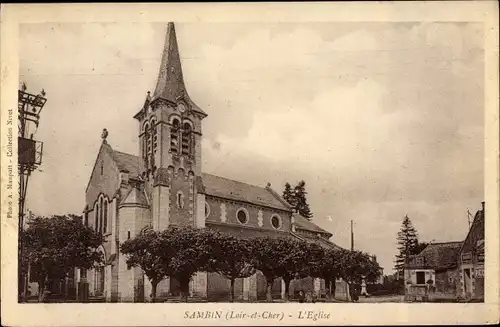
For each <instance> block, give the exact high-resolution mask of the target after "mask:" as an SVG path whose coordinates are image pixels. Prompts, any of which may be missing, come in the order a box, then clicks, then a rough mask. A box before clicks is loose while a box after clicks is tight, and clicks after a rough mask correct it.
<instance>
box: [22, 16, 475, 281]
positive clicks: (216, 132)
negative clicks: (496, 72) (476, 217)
mask: <svg viewBox="0 0 500 327" xmlns="http://www.w3.org/2000/svg"><path fill="white" fill-rule="evenodd" d="M165 31H166V23H155V24H143V23H130V24H123V23H119V24H118V23H115V24H113V23H111V24H97V23H85V24H82V23H75V24H69V23H65V24H49V23H44V24H23V25H21V26H20V48H19V56H20V57H19V58H20V81H25V82H26V84H27V86H28V91H31V92H34V93H37V92H38V91H39V90H40V89H41V88H44V90H45V92H46V93H47V98H48V101H47V104H46V105H45V107H44V109H43V111H42V117H41V122H40V126H39V128H38V130H37V131H36V138H37V139H38V140H41V141H43V142H44V157H43V163H42V166H41V167H40V169H39V171H37V172H35V173H33V175H32V177H31V178H30V182H29V183H30V184H29V188H28V199H27V205H26V206H27V208H28V209H29V210H31V211H32V212H33V213H34V214H37V215H52V214H65V213H78V214H81V212H82V210H83V207H84V205H85V202H84V201H85V200H84V195H85V189H86V186H87V183H88V179H89V177H90V173H91V170H92V168H93V165H94V162H95V159H96V156H97V152H98V149H99V147H100V144H101V138H100V135H101V131H102V129H103V128H107V130H108V131H109V136H108V143H109V144H110V145H111V146H112V147H113V148H114V149H117V150H119V151H123V152H128V153H133V154H137V153H138V142H137V135H138V125H137V124H138V122H137V121H136V120H134V119H133V115H134V114H135V113H136V112H137V111H138V110H139V109H140V107H141V106H142V104H143V103H144V99H145V96H146V92H147V91H153V90H154V86H155V85H156V78H157V74H158V69H159V61H160V56H161V51H162V48H163V42H164V35H165ZM176 32H177V38H178V44H179V48H180V55H181V61H182V65H183V72H184V79H185V83H186V87H187V90H188V93H189V95H190V97H191V98H192V99H193V100H194V101H195V102H196V103H197V105H198V106H199V107H200V108H202V109H203V110H204V111H205V112H206V113H207V114H208V117H207V118H205V119H204V121H203V138H204V139H203V143H202V151H203V171H205V172H207V173H213V174H217V175H220V176H223V177H228V178H232V179H236V180H240V181H244V182H247V183H251V184H255V185H260V186H265V185H266V184H267V182H270V183H271V185H272V187H273V188H274V189H275V190H277V191H278V192H281V191H282V189H283V185H284V183H285V182H290V183H291V184H294V183H296V182H298V181H299V180H304V181H305V182H306V190H307V192H308V201H309V204H310V207H311V211H312V212H313V214H314V217H313V221H314V222H315V223H316V224H318V225H319V226H321V227H323V228H325V229H326V230H328V231H330V232H331V233H332V234H333V237H332V241H334V242H335V243H337V244H338V245H340V246H343V247H349V246H350V221H351V220H354V233H355V248H356V249H359V250H363V251H367V252H370V253H372V254H375V255H376V256H377V259H378V261H379V263H380V264H381V265H382V266H383V267H384V269H385V271H384V272H385V274H390V273H392V268H393V265H394V263H393V261H394V255H395V254H396V253H397V249H396V248H397V242H396V236H397V232H398V230H399V229H400V226H401V221H402V220H403V218H404V216H405V215H408V216H409V217H410V219H411V220H412V222H413V224H414V226H415V227H416V229H417V231H418V233H419V238H420V240H421V241H435V242H439V241H457V240H463V239H464V238H465V236H466V233H467V230H468V222H467V210H470V211H471V213H472V214H475V212H476V211H477V210H479V209H480V208H481V201H483V196H484V186H483V185H484V162H483V158H484V51H483V30H482V25H481V24H475V23H359V22H356V23H354V22H344V23H340V22H337V23H301V24H292V23H281V24H269V23H231V24H229V23H209V24H207V23H178V24H176ZM328 217H331V220H330V219H329V218H328Z"/></svg>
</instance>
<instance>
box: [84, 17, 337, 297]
mask: <svg viewBox="0 0 500 327" xmlns="http://www.w3.org/2000/svg"><path fill="white" fill-rule="evenodd" d="M207 116H208V114H207V113H206V112H205V111H204V110H202V109H201V108H200V107H198V106H197V105H196V103H195V102H194V101H193V99H192V98H191V97H190V96H189V94H188V92H187V90H186V87H185V84H184V78H183V73H182V67H181V57H180V54H179V48H178V44H177V38H176V33H175V27H174V24H173V23H169V24H168V27H167V33H166V39H165V46H164V49H163V54H162V59H161V63H160V70H159V74H158V78H157V83H156V88H155V89H154V91H153V92H152V93H151V92H148V93H147V96H146V98H145V100H144V103H143V104H142V106H140V108H139V110H138V112H137V114H136V115H135V116H134V118H135V119H136V120H137V126H138V129H137V131H136V133H137V138H138V141H139V142H138V144H139V149H138V155H135V154H129V153H124V152H120V151H117V150H116V149H113V148H112V146H111V145H110V144H109V143H108V142H107V136H108V131H104V132H103V135H102V144H101V147H100V149H99V152H98V154H97V158H96V160H95V164H94V168H93V170H92V173H91V176H90V179H89V183H88V186H87V188H86V192H85V203H86V205H85V209H84V223H85V224H86V225H88V226H91V227H92V228H94V229H95V230H96V231H99V232H100V233H102V234H103V235H104V236H105V240H106V241H105V244H104V245H103V246H102V247H101V248H100V251H102V253H103V254H104V257H105V258H106V260H105V265H103V266H102V267H99V268H96V269H91V270H88V271H85V270H82V271H77V274H76V280H77V282H78V281H80V280H81V281H83V282H88V283H89V285H90V290H89V292H90V295H91V296H100V297H103V298H105V299H106V300H107V301H113V302H116V301H121V302H123V301H139V302H141V301H143V300H144V297H145V296H146V297H147V295H149V294H150V287H151V286H150V285H149V283H148V280H147V278H145V277H144V273H143V272H142V270H141V269H140V268H137V267H132V268H129V267H127V264H126V258H125V256H124V255H122V254H121V253H120V251H119V245H120V243H122V242H124V241H125V240H127V239H130V238H133V237H135V236H136V235H138V234H139V233H140V232H141V231H142V230H143V229H144V228H145V227H148V226H150V227H152V228H153V229H154V230H164V229H166V228H168V227H169V226H171V225H176V226H195V227H198V228H205V227H211V228H215V229H217V230H219V231H223V232H227V233H231V234H233V235H238V236H240V237H252V236H271V237H280V236H284V237H292V238H296V239H302V240H307V241H314V242H318V243H320V244H322V245H323V246H328V247H334V248H335V247H337V246H336V245H335V244H333V243H332V242H331V241H330V240H329V239H330V238H331V237H332V234H331V233H330V232H328V231H326V230H324V229H322V228H320V227H319V226H317V225H316V224H314V223H313V222H311V221H309V220H307V219H306V218H304V217H301V216H300V215H297V214H294V213H293V211H292V208H291V207H290V205H289V204H288V203H287V202H286V201H285V200H283V198H282V197H281V196H280V195H279V194H278V193H277V192H276V191H275V190H273V189H272V187H271V185H270V184H267V186H265V187H261V186H256V185H251V184H247V183H243V182H240V181H236V180H233V179H230V178H226V177H222V176H216V175H213V174H208V173H206V172H204V171H203V167H202V163H203V154H202V147H201V143H202V137H203V124H202V121H203V119H205V118H206V117H207ZM306 284H307V285H309V286H304V287H308V288H309V289H310V290H312V291H314V292H317V293H320V292H321V288H324V282H323V283H322V282H321V281H320V280H311V281H310V282H309V283H306ZM179 292H180V290H179V283H178V282H177V281H175V280H174V279H170V278H167V279H165V280H163V281H162V282H161V283H160V284H159V285H158V287H157V293H158V296H159V297H162V296H175V295H177V294H179ZM190 292H191V295H192V296H194V297H197V298H200V299H208V300H214V301H215V300H218V299H221V298H228V296H229V281H228V280H227V279H225V278H224V277H222V276H221V275H219V274H216V273H205V272H199V273H197V274H196V275H195V276H194V278H193V280H192V281H191V284H190ZM283 292H284V286H283V283H282V281H281V280H276V283H275V284H274V286H273V296H275V297H281V296H283ZM235 296H236V298H237V299H243V300H257V299H263V298H265V280H264V277H263V275H262V274H261V273H260V272H257V273H256V274H254V275H253V276H251V277H248V278H244V279H238V280H236V283H235Z"/></svg>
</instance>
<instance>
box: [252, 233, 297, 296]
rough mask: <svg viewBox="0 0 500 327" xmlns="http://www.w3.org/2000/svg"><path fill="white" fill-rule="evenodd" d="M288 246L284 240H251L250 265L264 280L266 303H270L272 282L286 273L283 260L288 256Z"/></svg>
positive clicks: (265, 238) (288, 243)
mask: <svg viewBox="0 0 500 327" xmlns="http://www.w3.org/2000/svg"><path fill="white" fill-rule="evenodd" d="M289 246H290V242H289V241H288V240H287V239H285V238H272V237H256V238H254V239H253V240H252V247H251V251H252V265H253V266H254V267H255V268H256V269H258V270H260V272H262V274H263V275H264V277H265V278H266V287H267V288H266V290H267V291H266V299H267V301H268V302H272V286H273V283H274V280H275V279H276V278H278V277H281V276H283V275H284V274H285V273H286V268H285V266H284V264H283V258H284V257H287V256H288V255H289Z"/></svg>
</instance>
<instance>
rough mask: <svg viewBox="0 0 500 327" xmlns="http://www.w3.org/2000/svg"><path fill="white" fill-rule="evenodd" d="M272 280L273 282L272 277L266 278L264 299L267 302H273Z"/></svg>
mask: <svg viewBox="0 0 500 327" xmlns="http://www.w3.org/2000/svg"><path fill="white" fill-rule="evenodd" d="M273 282H274V279H266V284H267V289H266V300H267V302H273Z"/></svg>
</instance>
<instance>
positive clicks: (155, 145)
mask: <svg viewBox="0 0 500 327" xmlns="http://www.w3.org/2000/svg"><path fill="white" fill-rule="evenodd" d="M151 143H152V147H153V153H156V150H157V149H158V133H157V132H156V119H155V118H153V119H152V120H151Z"/></svg>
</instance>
